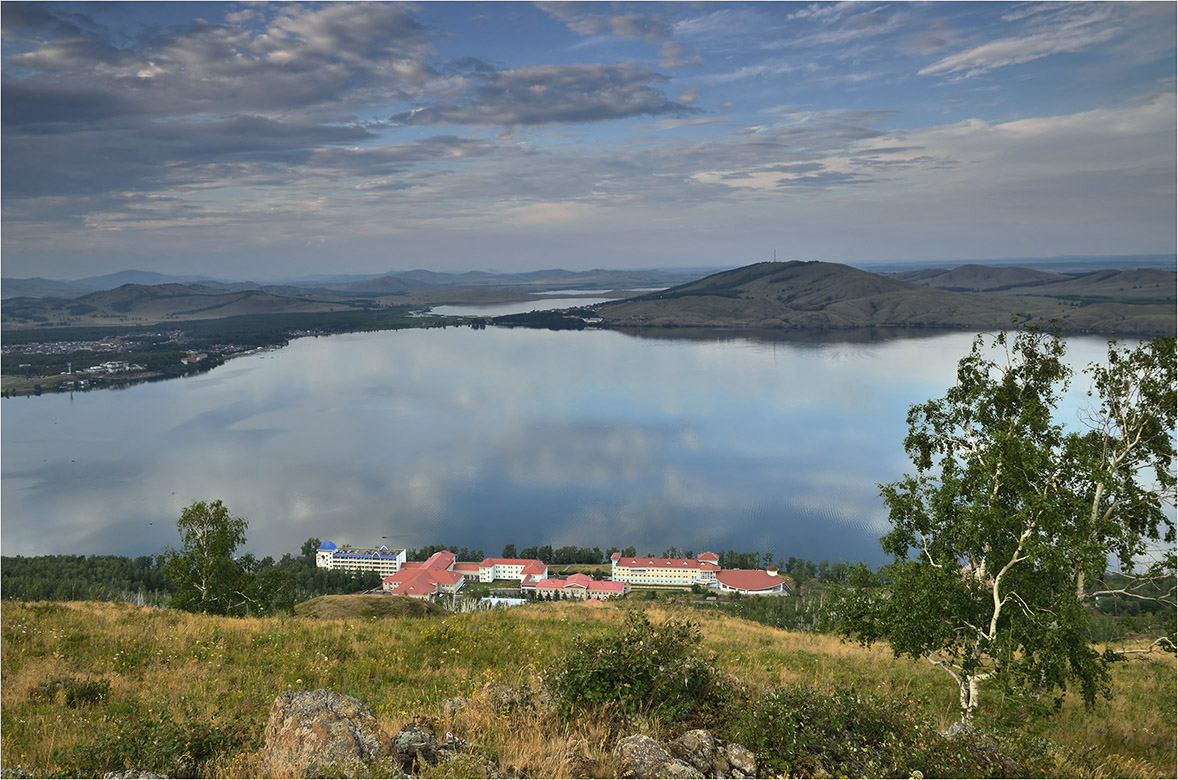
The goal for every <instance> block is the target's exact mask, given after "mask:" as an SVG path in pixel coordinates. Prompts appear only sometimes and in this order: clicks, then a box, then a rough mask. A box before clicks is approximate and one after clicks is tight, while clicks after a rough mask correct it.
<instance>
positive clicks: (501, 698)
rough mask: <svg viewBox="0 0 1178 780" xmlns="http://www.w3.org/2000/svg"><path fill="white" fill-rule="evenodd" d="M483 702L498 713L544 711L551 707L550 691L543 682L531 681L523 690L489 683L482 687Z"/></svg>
mask: <svg viewBox="0 0 1178 780" xmlns="http://www.w3.org/2000/svg"><path fill="white" fill-rule="evenodd" d="M482 697H483V700H484V701H486V702H487V704H489V705H490V706H491V707H493V708H494V709H495V710H497V711H498V712H502V713H510V712H515V711H516V710H525V709H526V710H546V709H550V708H551V707H552V706H553V695H552V689H551V688H549V687H548V685H547V683H545V682H544V681H543V680H540V679H535V680H531V681H530V682H529V683H528V684H527V685H526V686H524V687H523V688H512V687H511V686H508V685H499V684H497V683H493V682H489V683H487V684H486V685H484V686H483V691H482Z"/></svg>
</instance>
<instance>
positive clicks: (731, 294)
mask: <svg viewBox="0 0 1178 780" xmlns="http://www.w3.org/2000/svg"><path fill="white" fill-rule="evenodd" d="M1028 270H1029V269H1011V270H1010V271H1009V272H1006V271H1005V270H1003V271H1001V272H998V273H993V274H991V273H988V272H985V271H982V270H981V269H980V267H979V268H972V269H966V270H960V269H958V270H957V271H956V272H942V273H939V274H936V275H933V276H924V277H916V278H921V280H922V282H925V283H927V281H928V279H930V278H931V279H936V278H947V279H949V280H953V281H954V282H955V283H961V282H963V281H966V280H973V282H974V283H976V284H989V285H991V287H992V288H993V289H997V288H999V287H1001V288H1005V286H1006V284H1008V283H1010V284H1012V283H1014V282H1015V281H1022V282H1024V283H1027V284H1038V285H1039V286H1036V287H1034V288H1033V289H1034V290H1035V294H1034V295H1026V296H1016V295H1009V294H1005V293H1003V294H997V293H993V292H990V293H966V292H957V291H952V290H944V289H937V288H935V287H930V286H925V284H923V283H922V284H918V283H915V282H912V281H906V280H904V279H901V278H896V277H894V276H886V275H882V274H875V273H871V272H868V271H863V270H860V269H856V268H852V267H850V266H846V265H840V264H837V263H824V262H788V263H757V264H755V265H750V266H745V267H743V268H737V269H735V270H732V271H723V272H721V273H718V274H713V275H712V276H708V277H706V278H704V279H701V280H699V281H695V282H690V283H688V284H684V285H680V286H678V287H672V288H670V289H668V290H663V291H662V292H656V293H650V294H648V295H643V296H639V297H637V298H629V299H626V300H624V301H618V302H614V303H608V304H602V305H600V306H597V307H595V310H596V311H597V313H598V314H599V316H601V317H602V319H603V321H604V323H605V324H606V325H607V326H612V327H704V328H741V329H745V328H765V329H772V328H776V329H840V328H865V327H869V328H967V329H987V330H988V329H997V328H1006V327H1009V326H1010V324H1011V320H1012V317H1013V318H1015V319H1017V321H1019V322H1022V323H1027V324H1032V325H1048V324H1049V323H1050V322H1051V321H1056V322H1058V324H1059V325H1060V326H1061V327H1062V328H1063V329H1064V330H1065V331H1070V332H1102V333H1138V334H1170V333H1173V332H1174V330H1175V322H1174V319H1175V318H1174V306H1173V305H1172V303H1167V302H1165V301H1158V300H1156V299H1153V298H1151V297H1149V296H1152V295H1154V294H1156V290H1155V289H1154V288H1150V290H1149V291H1148V293H1147V294H1146V295H1142V296H1141V298H1140V302H1137V301H1136V299H1132V298H1130V299H1125V298H1121V299H1116V300H1112V299H1109V298H1103V299H1100V302H1099V304H1096V303H1095V300H1096V299H1093V300H1088V301H1078V300H1076V299H1075V298H1072V299H1063V298H1062V296H1061V297H1059V298H1057V297H1054V296H1051V295H1048V294H1045V293H1044V292H1043V290H1044V289H1045V288H1048V287H1050V286H1052V285H1053V284H1065V283H1069V281H1068V280H1064V281H1058V280H1055V279H1053V278H1051V277H1052V276H1053V275H1046V276H1039V275H1038V274H1039V272H1033V271H1031V272H1029V273H1027V271H1028ZM1110 273H1117V272H1110ZM1120 273H1133V274H1145V273H1147V272H1120ZM1148 273H1154V272H1148ZM1156 273H1158V274H1165V273H1166V272H1162V271H1158V272H1156ZM946 274H948V276H946ZM1172 276H1173V274H1171V277H1172ZM1132 278H1137V277H1132ZM1150 278H1152V277H1150ZM1036 279H1037V280H1038V282H1034V281H1031V280H1036ZM1102 279H1103V277H1102ZM1073 281H1074V280H1073ZM1155 282H1156V284H1157V285H1158V286H1159V287H1160V286H1161V285H1162V284H1163V282H1162V281H1161V280H1160V279H1158V280H1155ZM1101 284H1103V285H1105V287H1112V286H1114V285H1119V286H1122V287H1125V286H1129V285H1128V283H1127V282H1126V281H1121V282H1119V283H1114V282H1108V281H1107V280H1104V281H1101ZM1028 289H1032V288H1028ZM1062 289H1064V290H1067V289H1068V288H1062ZM1087 289H1092V284H1089V285H1088V287H1087ZM1102 289H1104V288H1102ZM1090 303H1092V304H1094V305H1091V306H1090V305H1088V304H1090Z"/></svg>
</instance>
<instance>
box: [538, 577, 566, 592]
mask: <svg viewBox="0 0 1178 780" xmlns="http://www.w3.org/2000/svg"><path fill="white" fill-rule="evenodd" d="M563 587H564V580H557V579H547V580H540V581H539V582H537V583H536V588H537V589H539V588H543V589H545V590H560V589H561V588H563Z"/></svg>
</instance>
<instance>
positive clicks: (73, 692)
mask: <svg viewBox="0 0 1178 780" xmlns="http://www.w3.org/2000/svg"><path fill="white" fill-rule="evenodd" d="M58 691H65V706H67V707H69V708H70V709H76V708H78V707H80V706H83V705H87V704H97V703H98V702H100V701H105V700H106V698H107V697H108V696H109V695H110V681H109V680H77V679H74V678H72V677H71V678H66V679H62V680H58V679H50V680H44V681H42V682H40V683H38V684H37V686H36V687H35V688H33V689H32V690H30V691H29V699H30V700H31V701H35V702H50V703H51V702H54V701H56V700H57V693H58Z"/></svg>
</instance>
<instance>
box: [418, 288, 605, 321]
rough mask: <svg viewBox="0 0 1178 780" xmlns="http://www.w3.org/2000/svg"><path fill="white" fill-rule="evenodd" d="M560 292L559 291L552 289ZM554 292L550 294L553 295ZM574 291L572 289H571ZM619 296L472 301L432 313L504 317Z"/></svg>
mask: <svg viewBox="0 0 1178 780" xmlns="http://www.w3.org/2000/svg"><path fill="white" fill-rule="evenodd" d="M552 292H559V291H552ZM552 292H549V293H548V294H549V295H551V294H552ZM570 292H572V291H570ZM616 300H618V299H617V298H601V297H597V298H586V297H578V298H537V299H535V300H531V301H518V302H516V303H471V304H451V305H447V306H431V307H430V313H431V314H444V315H447V316H451V317H502V316H504V315H505V314H527V313H528V312H532V311H549V310H552V309H573V308H576V307H578V306H594V305H596V304H599V303H605V302H607V301H616Z"/></svg>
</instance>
